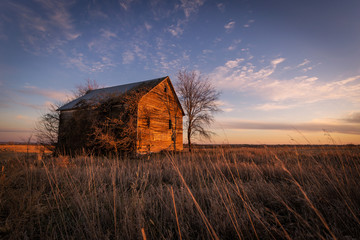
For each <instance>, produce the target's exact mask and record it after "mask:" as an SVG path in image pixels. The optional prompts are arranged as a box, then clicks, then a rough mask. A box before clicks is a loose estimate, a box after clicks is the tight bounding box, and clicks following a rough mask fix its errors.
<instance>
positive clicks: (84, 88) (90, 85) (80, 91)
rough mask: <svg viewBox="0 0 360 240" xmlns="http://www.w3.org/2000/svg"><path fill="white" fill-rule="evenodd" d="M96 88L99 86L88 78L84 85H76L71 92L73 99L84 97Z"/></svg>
mask: <svg viewBox="0 0 360 240" xmlns="http://www.w3.org/2000/svg"><path fill="white" fill-rule="evenodd" d="M98 88H100V85H99V84H98V83H97V82H96V81H95V80H91V79H89V78H88V79H86V82H85V83H84V84H80V85H76V87H75V90H74V91H73V94H74V98H78V97H81V96H84V95H85V94H86V93H88V92H89V91H91V90H95V89H98Z"/></svg>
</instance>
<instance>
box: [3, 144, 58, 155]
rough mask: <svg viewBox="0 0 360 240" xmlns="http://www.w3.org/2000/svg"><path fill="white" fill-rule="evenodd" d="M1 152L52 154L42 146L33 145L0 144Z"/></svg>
mask: <svg viewBox="0 0 360 240" xmlns="http://www.w3.org/2000/svg"><path fill="white" fill-rule="evenodd" d="M0 152H17V153H51V152H50V150H48V149H47V148H45V147H43V146H41V145H32V144H29V145H27V144H0Z"/></svg>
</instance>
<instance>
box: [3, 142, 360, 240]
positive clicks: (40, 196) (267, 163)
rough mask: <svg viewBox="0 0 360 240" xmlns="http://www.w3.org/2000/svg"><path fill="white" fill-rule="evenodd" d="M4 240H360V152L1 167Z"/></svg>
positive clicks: (28, 159)
mask: <svg viewBox="0 0 360 240" xmlns="http://www.w3.org/2000/svg"><path fill="white" fill-rule="evenodd" d="M0 164H1V169H2V170H1V176H0V177H1V180H0V183H1V184H0V238H3V239H23V238H29V239H359V238H360V222H359V219H360V147H359V146H347V147H346V146H344V147H340V146H333V147H316V146H307V147H269V148H264V147H262V148H252V147H248V148H217V149H206V150H197V151H194V152H193V153H192V154H189V153H180V154H177V155H171V154H156V155H153V156H150V157H149V158H148V157H137V158H105V157H94V156H78V157H75V158H69V157H64V156H60V157H57V158H50V157H49V158H47V159H40V160H39V159H38V158H36V157H34V156H31V155H30V156H29V155H13V156H12V157H11V156H9V157H8V158H6V159H5V158H3V159H1V162H0Z"/></svg>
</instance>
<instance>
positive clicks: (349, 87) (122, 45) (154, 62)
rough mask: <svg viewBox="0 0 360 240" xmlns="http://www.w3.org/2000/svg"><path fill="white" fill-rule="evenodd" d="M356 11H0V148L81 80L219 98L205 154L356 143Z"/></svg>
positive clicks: (78, 4)
mask: <svg viewBox="0 0 360 240" xmlns="http://www.w3.org/2000/svg"><path fill="white" fill-rule="evenodd" d="M359 12H360V1H358V0H343V1H335V0H326V1H325V0H317V1H312V0H303V1H295V0H294V1H289V0H273V1H269V0H262V1H261V0H243V1H242V0H238V1H220V0H218V1H216V0H179V1H170V0H168V1H166V0H148V1H141V0H118V1H115V0H114V1H111V0H109V1H102V0H101V1H100V0H92V1H85V0H70V1H66V0H61V1H57V0H51V1H50V0H26V1H21V0H18V1H16V0H14V1H8V0H2V1H0V142H7V141H24V140H27V139H29V137H30V136H32V135H33V130H34V127H35V124H36V121H37V120H38V119H39V117H40V116H41V114H44V113H45V112H46V111H47V109H48V108H49V106H50V105H51V104H52V103H59V102H64V101H66V99H69V98H70V97H71V95H72V91H73V90H74V89H75V87H76V86H78V85H79V84H83V83H84V82H85V81H86V80H87V79H90V80H95V81H96V82H97V83H98V84H99V85H101V86H104V87H108V86H115V85H121V84H126V83H130V82H137V81H142V80H148V79H153V78H158V77H163V76H169V77H170V79H171V80H172V82H173V83H176V80H177V79H176V74H177V72H178V71H179V70H181V69H187V70H189V71H192V70H194V71H197V72H198V73H199V74H201V75H202V77H203V78H208V79H210V80H211V81H212V83H213V84H214V86H215V87H216V88H217V89H218V90H219V91H220V92H221V96H220V99H219V102H218V104H219V106H220V108H221V109H222V112H220V113H217V114H216V115H215V122H214V124H213V125H212V126H211V130H212V131H213V132H214V133H215V135H214V136H213V138H212V140H211V142H212V143H232V144H306V143H311V144H331V143H334V142H335V143H337V144H350V143H352V144H360V45H359V43H360V14H359ZM201 141H203V140H201V139H198V140H197V142H201Z"/></svg>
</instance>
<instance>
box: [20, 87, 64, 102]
mask: <svg viewBox="0 0 360 240" xmlns="http://www.w3.org/2000/svg"><path fill="white" fill-rule="evenodd" d="M17 91H18V92H20V93H24V94H29V95H37V96H43V97H46V98H48V99H53V100H57V101H64V100H66V99H67V98H68V96H69V93H68V92H67V91H64V90H60V91H59V90H53V89H43V88H39V87H36V86H31V85H25V86H24V87H23V88H22V89H19V90H17Z"/></svg>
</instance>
